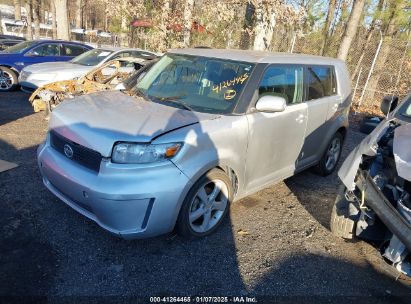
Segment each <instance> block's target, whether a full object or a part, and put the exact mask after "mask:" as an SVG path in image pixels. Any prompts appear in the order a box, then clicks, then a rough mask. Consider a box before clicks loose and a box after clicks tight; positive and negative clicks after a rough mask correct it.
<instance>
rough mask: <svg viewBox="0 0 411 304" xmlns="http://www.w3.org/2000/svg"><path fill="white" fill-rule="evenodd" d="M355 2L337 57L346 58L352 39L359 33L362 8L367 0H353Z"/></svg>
mask: <svg viewBox="0 0 411 304" xmlns="http://www.w3.org/2000/svg"><path fill="white" fill-rule="evenodd" d="M353 1H354V4H353V7H352V10H351V14H350V17H349V18H348V23H347V27H346V28H345V31H344V36H343V38H342V41H341V44H340V47H339V49H338V55H337V57H338V58H339V59H341V60H346V59H347V56H348V51H349V50H350V47H351V43H352V40H353V39H354V36H355V35H356V34H357V29H358V25H359V23H360V19H361V14H362V10H363V8H364V4H365V0H353Z"/></svg>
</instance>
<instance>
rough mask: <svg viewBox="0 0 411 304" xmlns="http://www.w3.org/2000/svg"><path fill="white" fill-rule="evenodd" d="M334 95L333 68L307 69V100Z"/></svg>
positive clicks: (314, 67) (313, 67) (318, 67)
mask: <svg viewBox="0 0 411 304" xmlns="http://www.w3.org/2000/svg"><path fill="white" fill-rule="evenodd" d="M336 93H337V87H336V81H335V76H334V68H333V67H327V66H312V67H308V68H307V100H312V99H318V98H322V97H326V96H332V95H335V94H336Z"/></svg>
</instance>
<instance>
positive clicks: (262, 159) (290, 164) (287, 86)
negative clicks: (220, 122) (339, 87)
mask: <svg viewBox="0 0 411 304" xmlns="http://www.w3.org/2000/svg"><path fill="white" fill-rule="evenodd" d="M258 91H259V92H258V93H259V98H260V97H262V96H265V95H272V96H280V97H283V98H285V100H286V102H287V106H286V109H285V111H283V112H278V113H264V112H257V111H254V112H252V113H249V114H247V119H248V123H249V138H248V151H247V161H246V183H247V191H248V192H253V191H254V190H256V189H258V188H261V187H262V186H264V185H267V184H269V183H272V182H275V181H278V180H281V179H283V178H285V177H288V176H290V175H292V174H293V173H294V171H295V167H296V165H297V162H298V156H299V154H300V150H301V147H302V145H303V141H304V136H305V129H306V125H307V106H306V104H304V103H302V97H303V67H302V66H298V65H271V66H269V67H268V68H267V69H266V70H265V72H264V75H263V78H262V80H261V81H260V84H259V89H258Z"/></svg>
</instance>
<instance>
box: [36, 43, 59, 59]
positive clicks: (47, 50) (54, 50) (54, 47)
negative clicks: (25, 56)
mask: <svg viewBox="0 0 411 304" xmlns="http://www.w3.org/2000/svg"><path fill="white" fill-rule="evenodd" d="M30 53H32V54H34V55H37V56H60V46H59V45H58V44H43V45H41V46H39V47H37V48H35V49H33V50H32V51H31V52H30Z"/></svg>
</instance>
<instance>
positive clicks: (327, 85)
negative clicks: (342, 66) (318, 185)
mask: <svg viewBox="0 0 411 304" xmlns="http://www.w3.org/2000/svg"><path fill="white" fill-rule="evenodd" d="M304 73H305V98H304V99H305V102H306V104H307V109H308V122H307V131H306V138H305V140H304V145H303V148H302V150H301V154H300V156H299V165H298V168H299V169H302V168H304V167H307V166H309V165H312V164H313V163H315V162H316V161H318V160H319V159H320V158H321V155H322V153H323V151H322V149H321V147H322V144H323V142H324V140H328V138H327V131H328V125H327V120H328V119H329V117H328V115H329V108H330V106H332V105H333V104H334V102H335V101H336V100H337V99H338V98H339V97H338V95H337V90H336V86H335V76H334V67H333V66H326V65H312V66H306V67H305V69H304Z"/></svg>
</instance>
